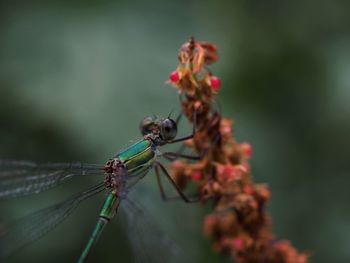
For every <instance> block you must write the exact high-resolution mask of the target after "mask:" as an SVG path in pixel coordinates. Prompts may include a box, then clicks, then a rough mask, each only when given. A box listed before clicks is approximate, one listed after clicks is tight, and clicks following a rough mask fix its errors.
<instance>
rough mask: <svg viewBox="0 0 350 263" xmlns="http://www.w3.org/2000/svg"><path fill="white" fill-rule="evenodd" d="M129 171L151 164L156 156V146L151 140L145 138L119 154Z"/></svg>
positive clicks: (118, 156)
mask: <svg viewBox="0 0 350 263" xmlns="http://www.w3.org/2000/svg"><path fill="white" fill-rule="evenodd" d="M116 158H118V159H119V160H121V161H122V162H123V163H124V165H125V166H126V169H127V170H128V172H132V171H133V170H135V169H140V167H144V166H147V165H151V163H152V161H153V160H154V158H155V148H154V146H153V144H152V142H151V141H150V140H146V139H143V140H141V141H138V142H136V143H135V144H133V145H131V146H130V147H128V148H127V149H125V150H123V151H121V152H120V153H118V154H117V156H116Z"/></svg>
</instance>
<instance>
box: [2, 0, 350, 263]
mask: <svg viewBox="0 0 350 263" xmlns="http://www.w3.org/2000/svg"><path fill="white" fill-rule="evenodd" d="M349 10H350V2H348V1H340V0H333V1H330V0H328V1H327V0H321V1H315V0H310V1H300V0H299V1H277V0H275V1H273V0H270V1H229V0H226V1H153V2H152V1H151V2H150V1H139V2H137V1H133V2H132V1H108V0H104V1H94V0H90V1H75V2H74V3H72V2H71V1H49V2H47V3H38V1H1V4H0V158H1V159H29V160H35V161H42V162H47V161H59V162H64V161H84V162H92V163H103V162H104V161H105V160H106V159H108V158H110V157H111V156H113V154H115V153H116V152H117V150H118V149H120V148H123V147H125V146H126V145H128V144H129V143H130V141H132V140H135V139H137V138H138V137H139V131H138V124H139V121H140V120H141V119H142V118H143V117H144V116H146V115H150V114H152V113H156V114H159V115H163V116H165V115H167V114H168V113H169V112H170V111H171V110H172V109H174V110H175V111H178V110H179V107H178V101H177V97H176V92H175V90H174V89H172V88H171V87H169V86H166V85H165V84H164V82H165V80H166V79H167V77H168V74H169V72H171V71H172V70H173V69H174V68H175V67H176V65H177V51H178V48H179V47H180V45H181V44H182V43H183V42H185V41H186V40H187V39H188V37H189V36H191V35H194V36H195V37H196V38H197V39H199V40H206V41H210V42H214V43H216V44H217V45H218V47H219V52H220V53H219V54H220V60H219V62H218V63H217V64H216V65H215V66H213V67H212V69H213V71H214V73H215V74H216V75H217V76H219V77H220V78H221V79H222V90H221V91H220V94H219V96H218V102H219V104H220V105H221V107H222V112H223V114H224V115H225V116H228V117H230V118H233V119H234V120H235V126H234V132H235V135H236V137H237V139H238V140H239V141H249V142H250V143H252V145H253V149H254V155H253V159H252V169H253V176H254V180H255V181H256V182H266V183H268V184H269V186H270V188H271V190H272V201H271V202H270V204H269V207H268V210H269V212H270V213H271V214H272V218H273V231H274V233H276V235H277V236H278V237H280V238H282V239H290V240H291V242H292V243H293V244H294V245H295V246H296V247H297V248H298V249H300V250H308V251H310V252H311V253H312V258H311V259H312V260H311V261H312V262H349V260H350V249H349V245H350V209H349V206H350V205H349V201H350V191H349V184H350V165H349V156H350V150H349V149H350V139H349V128H350V104H349V98H350V97H349V95H350V52H349V51H350V14H349V13H350V12H349ZM180 130H182V131H181V132H182V133H183V134H184V133H186V131H188V127H186V125H184V126H183V127H182V129H181V128H180ZM94 182H96V178H91V180H90V179H89V180H86V181H82V180H79V179H77V180H75V181H74V182H73V183H71V184H67V185H63V186H60V187H58V188H57V189H55V190H52V191H50V192H47V193H43V194H41V195H38V196H34V197H28V198H23V199H17V200H11V201H1V202H0V209H1V215H0V220H1V221H0V222H2V224H6V223H8V222H11V221H12V220H13V219H14V218H18V217H21V216H23V215H25V214H28V213H30V212H32V211H35V210H37V209H40V208H42V207H45V206H47V205H50V204H53V203H55V202H56V201H60V200H63V199H64V198H66V197H67V196H69V195H71V194H73V193H76V192H78V191H80V190H83V189H85V188H86V187H88V186H89V185H91V184H93V183H94ZM157 191H158V190H157V188H156V186H155V178H154V176H153V175H150V176H148V178H147V179H146V180H145V183H144V184H142V185H141V186H140V188H139V189H138V194H137V195H138V196H139V197H140V196H141V198H137V196H135V199H134V200H135V201H136V202H140V203H144V204H143V206H146V209H145V211H148V212H144V213H145V214H146V213H148V215H149V218H150V221H151V222H153V224H154V225H155V227H157V228H158V230H159V231H160V232H162V233H163V234H164V235H166V236H171V239H172V242H173V244H172V245H171V247H172V248H173V247H174V246H178V247H179V248H180V249H183V251H184V253H185V254H186V255H187V256H188V257H190V258H191V259H190V261H191V262H224V259H223V258H220V257H219V256H217V255H215V254H214V253H212V252H211V249H210V242H209V241H208V240H206V239H205V238H203V237H202V235H201V222H202V218H203V214H205V211H204V210H205V208H200V207H198V206H197V205H187V204H182V203H181V202H179V203H166V204H164V203H163V202H162V201H161V200H160V197H159V193H158V192H157ZM102 200H103V196H100V197H97V198H93V199H92V200H90V201H86V202H85V203H83V204H82V205H81V207H79V208H78V209H77V211H76V212H75V213H74V214H72V215H71V216H70V218H69V219H67V220H66V221H65V222H64V223H63V224H62V225H60V226H59V227H57V228H56V229H55V230H54V231H52V232H51V233H50V234H48V235H47V236H45V237H44V238H42V239H40V240H39V241H38V242H35V243H34V244H32V245H31V246H29V247H27V248H25V249H24V250H22V251H20V252H19V253H17V254H16V255H14V257H12V258H10V259H9V262H74V260H75V259H76V258H77V257H78V256H79V253H80V251H81V249H82V247H83V246H84V245H85V242H86V241H87V239H88V236H89V235H90V231H91V228H92V226H93V225H94V223H95V221H96V217H97V214H98V211H99V208H100V205H101V202H102ZM141 205H142V204H141ZM121 217H122V216H121ZM136 217H137V218H136V220H139V221H142V220H143V219H142V217H138V216H136ZM120 221H121V220H120V219H119V218H117V219H116V220H114V221H113V222H112V224H111V226H110V227H109V228H108V230H107V231H106V233H104V235H103V236H102V238H101V240H100V242H99V243H98V245H97V247H96V248H95V249H94V251H93V254H92V255H91V262H116V261H118V262H129V261H132V260H133V259H135V258H143V260H141V262H142V261H143V262H153V260H152V259H150V258H152V257H153V258H154V257H157V258H158V259H159V258H161V255H160V254H161V253H160V252H161V251H162V252H163V254H165V253H166V251H168V248H166V246H165V245H163V246H162V247H161V248H159V247H158V248H157V247H156V246H154V245H151V248H148V247H150V246H149V245H150V244H153V243H152V242H151V240H153V239H152V231H148V230H149V229H150V228H148V230H146V233H147V235H146V237H143V238H144V239H146V241H145V242H143V243H141V246H140V248H139V249H138V250H136V251H135V250H133V248H132V246H131V243H132V242H129V241H128V240H129V239H128V237H127V233H128V232H130V229H128V228H127V227H125V224H122V222H120ZM131 221H132V220H131ZM131 221H130V220H129V222H131ZM158 230H157V231H158ZM154 233H155V232H154ZM153 238H154V240H157V239H156V235H153ZM139 240H140V239H139ZM145 243H146V244H145ZM147 243H148V246H147ZM174 244H176V245H174ZM145 254H147V255H148V256H150V257H147V256H143V255H145ZM170 255H171V254H170ZM171 257H172V256H168V257H167V258H166V260H164V261H163V262H170V259H169V258H171ZM174 262H181V261H180V260H176V257H175V260H174Z"/></svg>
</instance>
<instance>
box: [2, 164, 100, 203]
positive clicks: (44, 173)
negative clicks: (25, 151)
mask: <svg viewBox="0 0 350 263" xmlns="http://www.w3.org/2000/svg"><path fill="white" fill-rule="evenodd" d="M102 174H103V171H102V165H93V164H83V163H49V164H37V163H35V162H28V161H7V160H0V199H6V198H13V197H19V196H24V195H29V194H34V193H40V192H42V191H45V190H48V189H50V188H52V187H55V186H57V185H59V184H61V183H62V182H64V181H66V180H68V179H70V178H73V177H76V176H86V175H102Z"/></svg>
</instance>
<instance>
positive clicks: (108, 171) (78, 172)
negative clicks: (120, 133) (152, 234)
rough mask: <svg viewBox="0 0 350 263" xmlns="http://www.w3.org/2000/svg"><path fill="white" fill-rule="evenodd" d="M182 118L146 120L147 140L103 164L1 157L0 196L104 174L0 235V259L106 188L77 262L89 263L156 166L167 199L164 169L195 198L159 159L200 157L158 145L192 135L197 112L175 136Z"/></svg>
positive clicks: (41, 234)
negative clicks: (187, 128) (131, 193)
mask: <svg viewBox="0 0 350 263" xmlns="http://www.w3.org/2000/svg"><path fill="white" fill-rule="evenodd" d="M180 118H181V114H180V115H179V117H178V118H177V119H176V121H175V120H173V119H171V118H170V117H169V116H168V117H167V118H157V117H155V116H153V117H146V118H144V119H143V121H142V122H141V124H140V130H141V133H142V135H143V138H142V139H141V140H139V141H137V142H136V143H134V144H133V145H131V146H130V147H128V148H126V149H124V150H122V151H120V152H119V153H117V154H116V155H115V157H114V158H112V159H110V160H108V161H107V162H106V163H105V164H104V165H102V166H100V165H92V164H84V163H50V164H37V163H34V162H27V161H0V199H6V198H14V197H20V196H25V195H29V194H36V193H40V192H42V191H45V190H48V189H50V188H53V187H55V186H57V185H60V184H61V183H63V182H66V181H68V180H70V179H72V178H75V177H79V176H89V175H104V181H103V182H101V183H99V184H98V185H95V186H94V187H92V188H90V189H88V190H86V191H83V192H81V193H78V194H76V195H75V196H73V197H71V198H69V199H68V200H66V201H64V202H62V203H58V204H56V205H53V206H50V207H48V208H44V209H42V210H40V211H38V212H36V213H33V214H31V215H29V216H27V217H25V218H23V219H22V220H20V221H19V222H18V224H17V225H16V226H15V227H14V228H13V229H11V230H10V231H8V232H7V233H5V234H4V235H2V236H0V258H1V257H7V256H8V255H10V254H12V253H13V252H14V251H16V250H18V249H19V248H21V247H23V246H25V245H26V244H28V243H30V242H32V241H35V240H37V239H38V238H40V237H42V236H43V235H44V234H46V233H47V232H48V231H50V230H51V229H53V228H54V227H55V226H56V225H57V224H59V223H60V222H62V221H63V220H64V219H65V218H66V217H67V216H68V215H69V214H70V213H71V212H72V211H73V209H74V208H76V207H77V206H78V205H79V204H80V203H81V202H82V201H84V200H86V199H88V198H90V197H92V196H94V195H96V194H98V193H101V192H103V191H107V192H108V195H107V197H106V199H105V202H104V204H103V205H102V208H101V210H100V213H99V216H98V219H97V223H96V225H95V227H94V229H93V231H92V233H91V235H90V238H89V240H88V242H87V244H86V246H85V248H84V250H83V251H82V253H81V255H80V258H79V259H78V261H77V262H79V263H81V262H85V260H86V259H87V257H88V255H89V254H90V252H91V249H92V247H93V245H94V244H95V243H96V242H97V240H98V238H99V236H100V235H101V233H102V231H103V230H104V229H105V227H106V225H107V224H108V223H109V222H110V220H111V219H112V218H113V217H114V216H115V215H116V213H117V211H118V207H119V205H120V202H121V201H122V200H123V199H125V198H126V197H127V194H128V192H129V190H130V189H131V188H132V187H133V186H134V185H135V184H136V183H137V182H139V181H140V180H141V179H142V178H143V177H144V176H146V174H148V172H149V171H150V170H151V169H154V170H155V174H156V178H157V183H158V186H159V190H160V194H161V197H162V198H163V199H164V200H168V199H170V198H168V197H167V196H166V193H165V191H164V189H163V186H162V183H161V178H160V176H161V173H163V174H164V175H165V177H166V178H167V179H168V180H169V181H170V183H171V184H172V185H173V186H174V188H175V190H176V191H177V193H178V194H179V197H180V198H181V199H182V200H183V201H185V202H193V201H196V200H195V199H190V198H188V197H187V196H186V195H185V194H184V193H183V192H182V191H181V189H180V188H179V187H178V186H177V184H176V183H175V181H174V180H173V179H172V177H171V176H170V175H169V173H168V172H167V170H166V168H165V167H164V165H163V164H162V163H161V162H160V161H159V159H160V157H164V158H167V159H169V160H174V159H175V158H187V159H192V160H199V159H200V157H199V156H192V155H186V154H182V153H180V152H161V151H160V147H161V146H163V145H166V144H173V143H179V142H183V141H185V140H188V139H191V138H193V137H194V135H195V132H196V113H195V112H194V113H193V120H192V122H193V127H192V132H191V134H189V135H187V136H184V137H181V138H176V136H177V125H178V122H179V120H180Z"/></svg>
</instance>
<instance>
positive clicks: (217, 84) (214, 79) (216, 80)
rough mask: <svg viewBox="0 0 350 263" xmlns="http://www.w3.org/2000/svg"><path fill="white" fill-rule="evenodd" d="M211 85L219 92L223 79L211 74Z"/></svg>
mask: <svg viewBox="0 0 350 263" xmlns="http://www.w3.org/2000/svg"><path fill="white" fill-rule="evenodd" d="M210 87H211V88H212V89H213V91H215V92H218V91H219V89H220V87H221V81H220V79H219V78H218V77H215V76H211V77H210Z"/></svg>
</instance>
